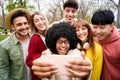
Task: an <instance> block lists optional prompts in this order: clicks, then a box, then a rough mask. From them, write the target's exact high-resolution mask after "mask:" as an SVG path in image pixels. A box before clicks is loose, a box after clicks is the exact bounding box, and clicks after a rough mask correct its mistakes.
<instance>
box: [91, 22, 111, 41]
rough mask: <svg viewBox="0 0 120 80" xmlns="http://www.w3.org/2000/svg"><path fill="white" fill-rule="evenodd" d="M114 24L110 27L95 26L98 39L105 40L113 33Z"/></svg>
mask: <svg viewBox="0 0 120 80" xmlns="http://www.w3.org/2000/svg"><path fill="white" fill-rule="evenodd" d="M112 29H113V27H112V24H111V25H110V24H108V25H93V28H92V30H93V33H94V35H95V36H96V37H97V38H98V40H101V41H103V40H105V39H106V38H107V37H109V35H110V34H111V33H112Z"/></svg>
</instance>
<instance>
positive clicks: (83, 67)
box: [66, 57, 92, 78]
mask: <svg viewBox="0 0 120 80" xmlns="http://www.w3.org/2000/svg"><path fill="white" fill-rule="evenodd" d="M66 68H67V70H68V71H69V72H70V75H68V76H70V77H79V78H84V77H87V76H88V75H89V74H90V71H91V70H92V66H91V62H90V61H89V60H88V59H87V58H86V57H85V58H83V59H82V60H80V61H70V62H69V64H68V65H66Z"/></svg>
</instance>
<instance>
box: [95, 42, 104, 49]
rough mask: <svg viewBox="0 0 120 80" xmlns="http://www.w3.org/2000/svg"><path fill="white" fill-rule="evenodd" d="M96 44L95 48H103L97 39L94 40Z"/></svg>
mask: <svg viewBox="0 0 120 80" xmlns="http://www.w3.org/2000/svg"><path fill="white" fill-rule="evenodd" d="M94 45H95V49H96V48H98V49H99V48H100V49H101V48H102V46H101V45H100V44H99V43H98V42H96V41H94Z"/></svg>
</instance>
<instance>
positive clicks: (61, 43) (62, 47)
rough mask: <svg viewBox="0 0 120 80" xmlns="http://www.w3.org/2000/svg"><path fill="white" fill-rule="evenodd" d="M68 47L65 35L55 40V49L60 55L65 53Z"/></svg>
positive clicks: (68, 43)
mask: <svg viewBox="0 0 120 80" xmlns="http://www.w3.org/2000/svg"><path fill="white" fill-rule="evenodd" d="M69 48H70V42H69V41H68V40H67V38H65V37H60V38H59V39H58V40H57V42H56V50H57V52H58V54H60V55H66V54H67V52H68V50H69Z"/></svg>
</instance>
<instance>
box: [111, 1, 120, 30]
mask: <svg viewBox="0 0 120 80" xmlns="http://www.w3.org/2000/svg"><path fill="white" fill-rule="evenodd" d="M110 1H111V2H112V3H113V4H114V5H115V6H116V7H117V27H118V28H120V0H118V4H116V3H115V1H113V0H110Z"/></svg>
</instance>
